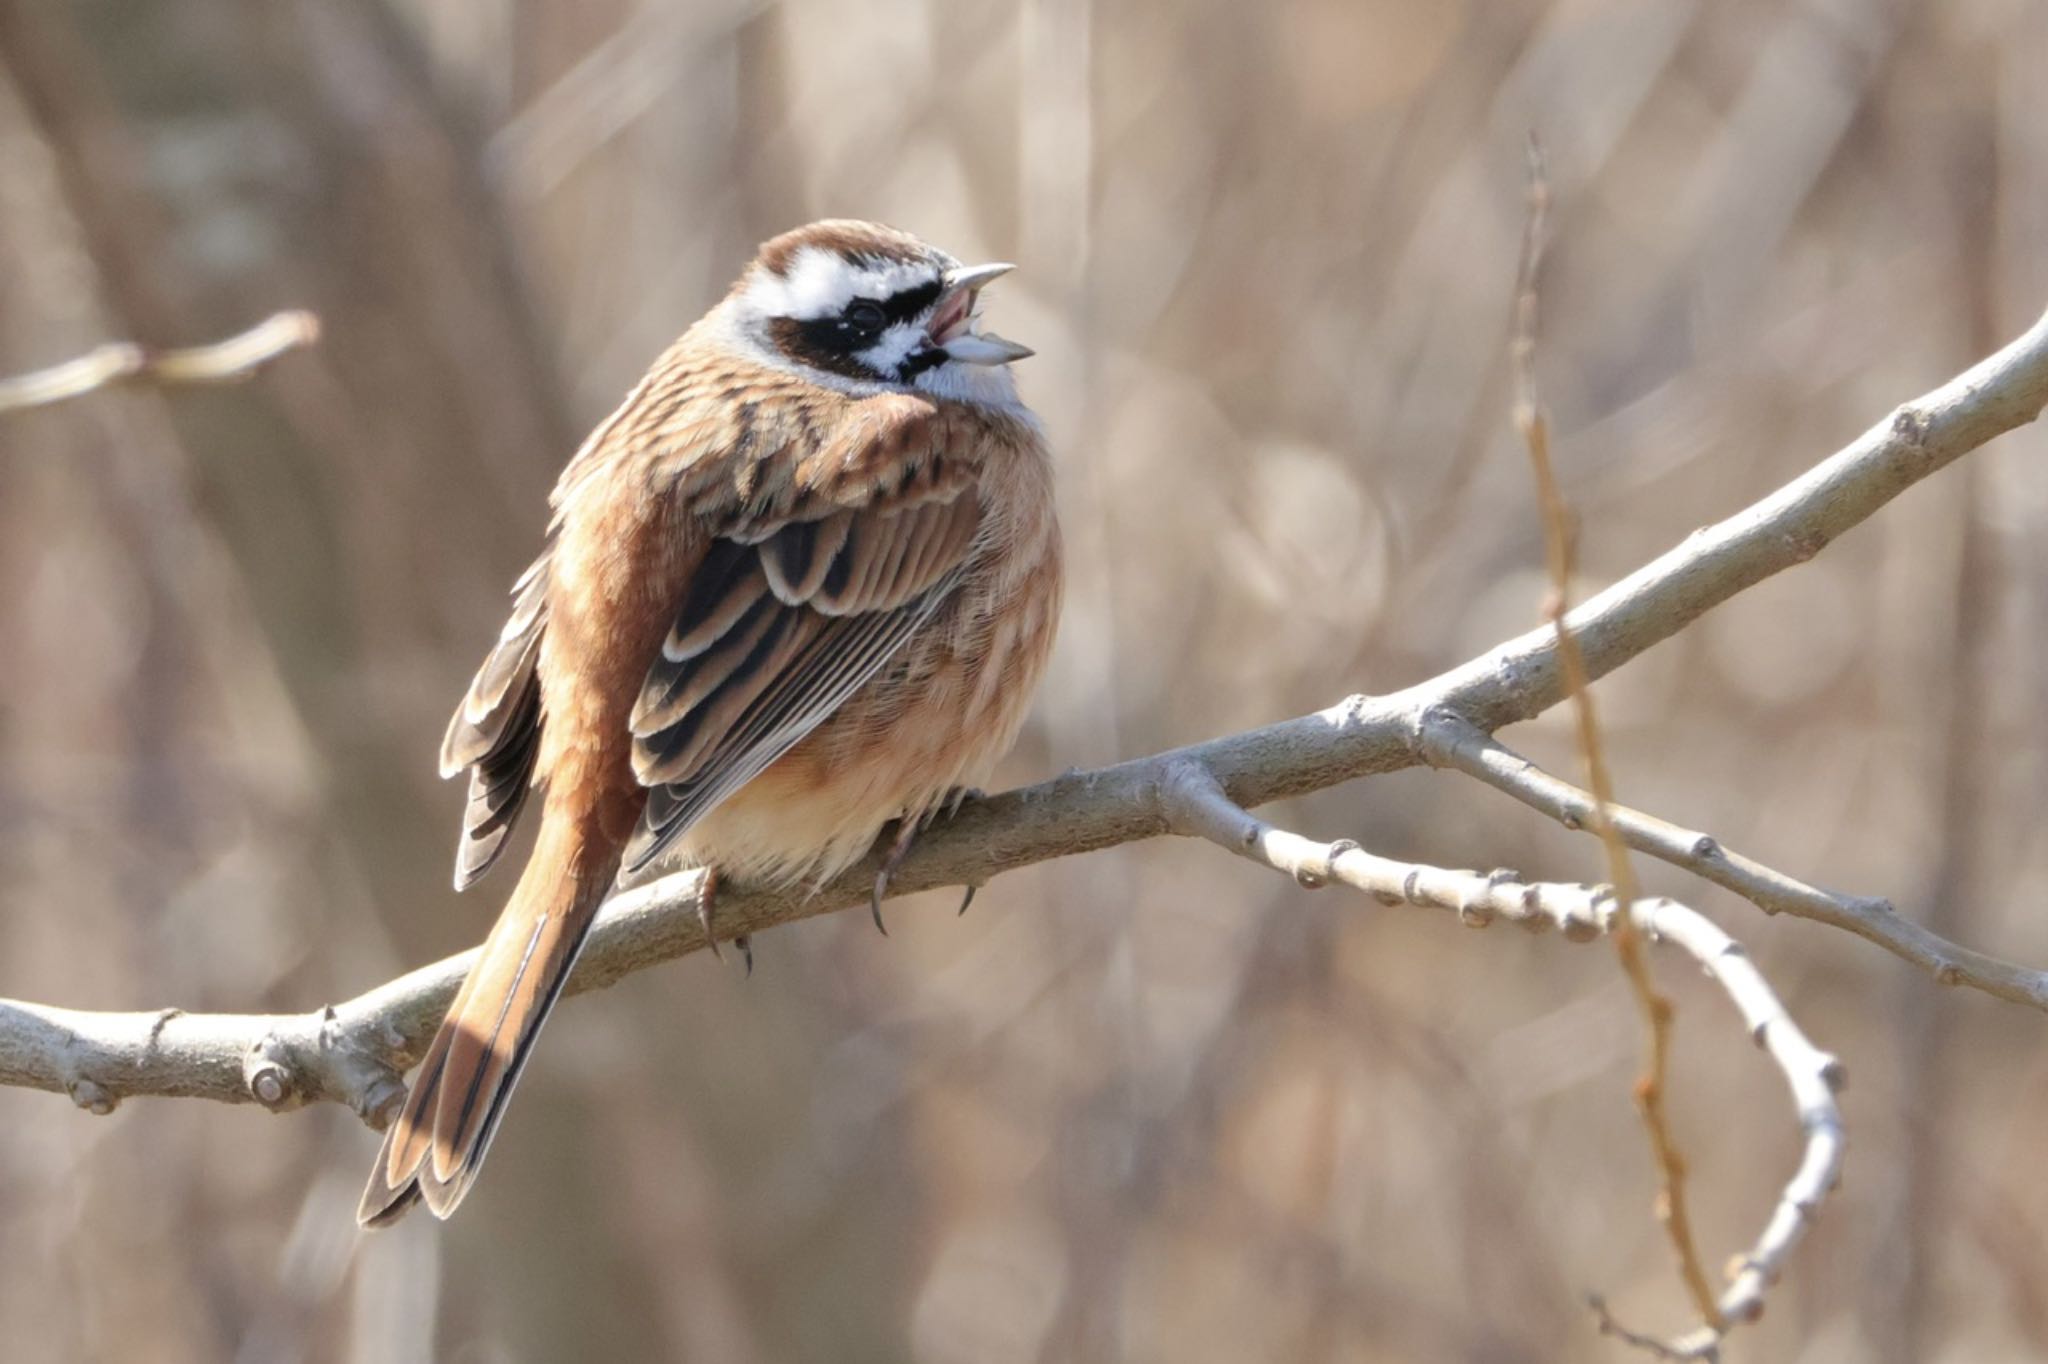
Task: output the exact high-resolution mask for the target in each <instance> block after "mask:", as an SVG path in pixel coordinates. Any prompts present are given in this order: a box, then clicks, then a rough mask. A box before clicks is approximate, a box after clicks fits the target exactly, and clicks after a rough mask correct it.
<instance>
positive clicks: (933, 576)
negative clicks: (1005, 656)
mask: <svg viewBox="0 0 2048 1364" xmlns="http://www.w3.org/2000/svg"><path fill="white" fill-rule="evenodd" d="M806 511H808V512H809V514H808V515H807V514H805V513H806ZM980 525H981V507H980V502H979V499H978V498H977V497H976V496H975V494H974V492H973V491H972V490H971V488H969V487H968V486H966V482H965V480H964V479H959V480H954V481H953V482H952V483H951V485H950V486H949V487H947V488H945V489H943V490H942V491H940V492H934V490H933V489H932V488H931V487H929V486H926V487H922V488H920V489H919V494H918V498H917V500H914V501H911V500H898V501H894V502H890V501H876V500H868V501H867V502H866V503H865V505H861V506H858V507H849V506H844V505H834V504H832V503H829V502H827V503H823V504H822V505H816V506H814V507H811V508H805V507H802V506H799V507H797V508H795V509H794V512H793V514H792V515H791V516H790V517H789V518H788V519H787V520H785V521H783V522H782V524H780V525H779V526H778V527H777V528H775V529H774V530H773V531H772V532H770V533H767V534H762V533H761V530H760V527H759V524H758V523H756V524H755V525H754V527H752V528H751V529H750V530H748V531H741V530H739V529H737V528H735V529H734V530H733V531H730V532H728V533H727V534H725V535H722V536H720V537H718V538H717V539H715V540H714V541H713V543H712V545H711V547H710V548H709V549H708V550H707V551H706V553H705V556H704V561H703V564H702V566H701V567H700V568H699V569H698V571H697V573H696V574H695V576H694V577H693V579H692V583H691V587H690V590H689V591H688V592H687V593H686V595H685V601H684V604H683V606H682V609H681V610H680V611H679V612H678V614H677V618H676V622H675V625H674V627H673V628H672V629H671V630H670V632H669V636H668V642H667V644H666V645H665V647H664V648H663V650H662V656H661V658H659V659H658V660H656V662H655V664H654V666H653V668H652V669H651V670H650V671H649V673H648V677H647V682H646V685H645V687H644V688H643V689H642V692H641V695H640V699H639V703H638V704H637V705H636V706H635V708H634V711H633V721H632V725H633V737H634V752H633V758H634V768H635V770H636V771H637V772H638V774H639V776H640V780H641V781H642V782H643V783H645V784H646V785H648V786H649V787H651V788H652V790H651V791H650V792H649V796H648V803H647V810H646V815H645V817H644V818H643V820H642V821H641V825H640V828H639V830H638V831H637V832H636V834H635V835H634V837H633V840H632V842H631V843H630V844H629V846H628V848H627V850H626V863H625V868H626V871H627V872H628V873H632V872H637V871H639V870H640V869H641V868H643V867H645V866H646V865H647V864H648V863H649V862H651V861H653V860H654V858H656V857H657V856H659V855H660V853H661V852H662V850H663V849H665V848H666V847H667V846H669V845H670V844H671V843H672V842H673V841H674V840H675V839H676V838H677V837H678V836H679V835H680V834H681V833H682V832H683V831H684V830H685V829H687V828H688V827H689V826H690V825H691V824H692V823H694V822H695V821H696V820H698V819H700V818H702V817H703V816H704V814H706V813H707V812H708V811H710V810H711V809H712V808H713V807H714V806H716V805H717V804H718V803H719V802H720V801H722V800H724V799H725V798H726V797H728V796H730V795H731V794H732V793H733V792H734V791H737V790H738V789H739V788H740V787H741V786H743V785H745V784H746V783H747V782H749V781H751V780H753V778H754V777H756V776H758V775H760V773H761V772H762V771H763V770H765V769H766V768H767V767H768V766H769V765H770V764H771V763H773V762H774V761H775V760H776V759H777V758H780V757H781V756H782V755H783V754H785V753H787V752H788V751H789V750H790V749H791V748H793V747H795V746H796V745H797V744H798V743H799V742H801V741H802V739H803V738H804V736H805V735H807V734H809V733H810V732H811V731H812V730H813V729H815V728H816V727H817V726H818V725H819V724H820V723H822V722H823V721H824V720H825V718H826V717H827V716H829V715H830V714H831V713H832V712H833V711H835V710H837V709H838V708H839V706H840V705H842V704H843V703H844V702H845V701H846V699H847V698H848V697H849V696H851V695H852V694H853V693H854V692H855V691H856V690H858V689H859V688H860V686H861V685H862V684H863V683H865V682H866V681H867V680H868V679H869V678H871V677H873V676H874V675H875V673H876V672H877V671H879V670H880V669H881V668H882V667H883V666H885V665H886V664H887V663H888V661H889V659H890V658H891V657H892V656H894V654H895V653H896V651H897V650H899V649H900V648H902V647H903V644H904V642H905V641H906V640H908V639H909V638H910V637H911V635H913V634H914V633H915V632H916V630H917V628H918V627H919V626H920V625H921V624H923V623H924V622H925V621H926V620H928V619H930V617H931V615H932V613H933V612H934V611H936V610H937V609H938V608H939V607H940V606H941V605H942V604H943V603H944V601H945V600H946V598H947V597H948V595H950V594H951V592H952V591H953V589H954V588H955V587H956V586H957V584H958V583H959V581H960V579H961V577H962V576H963V575H964V573H965V571H966V566H967V564H968V561H969V559H970V557H971V550H972V547H973V543H974V539H975V536H976V533H977V531H978V530H979V527H980ZM743 534H744V535H746V537H747V538H746V539H742V538H741V536H742V535H743Z"/></svg>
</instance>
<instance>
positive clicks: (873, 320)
mask: <svg viewBox="0 0 2048 1364" xmlns="http://www.w3.org/2000/svg"><path fill="white" fill-rule="evenodd" d="M888 321H889V315H888V314H887V313H885V312H883V311H882V305H881V304H879V303H874V302H870V301H869V300H867V299H864V298H863V299H858V300H856V301H855V302H854V303H853V304H852V306H850V307H848V308H847V310H846V325H847V326H849V327H852V328H853V329H854V330H855V331H858V332H868V333H874V332H878V331H880V330H882V328H883V327H884V326H886V325H887V324H888Z"/></svg>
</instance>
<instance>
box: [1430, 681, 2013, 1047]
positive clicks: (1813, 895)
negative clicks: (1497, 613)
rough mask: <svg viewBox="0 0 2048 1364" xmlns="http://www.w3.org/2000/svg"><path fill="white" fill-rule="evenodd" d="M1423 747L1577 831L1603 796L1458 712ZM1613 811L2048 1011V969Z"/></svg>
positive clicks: (1721, 880) (1773, 892)
mask: <svg viewBox="0 0 2048 1364" xmlns="http://www.w3.org/2000/svg"><path fill="white" fill-rule="evenodd" d="M1422 745H1423V753H1424V756H1425V757H1426V758H1427V760H1428V762H1429V764H1430V765H1431V766H1432V767H1450V768H1456V769H1457V770H1458V771H1460V772H1463V773H1464V774H1465V775H1466V776H1468V777H1476V778H1477V779H1478V780H1480V781H1483V782H1485V783H1486V784H1487V785H1488V786H1491V787H1493V788H1495V789H1496V790H1499V791H1502V792H1505V793H1506V794H1507V795H1510V796H1512V797H1514V798H1515V799H1516V800H1518V801H1520V802H1522V804H1524V805H1526V806H1528V807H1529V808H1530V809H1532V810H1537V811H1540V812H1541V813H1543V814H1546V815H1548V816H1550V817H1551V818H1552V819H1554V820H1556V821H1557V822H1558V823H1560V824H1562V825H1564V826H1565V827H1566V828H1568V829H1576V828H1579V827H1581V826H1582V825H1584V824H1586V823H1588V822H1589V821H1590V820H1591V819H1592V818H1593V797H1592V796H1591V795H1590V794H1589V793H1587V792H1585V791H1583V790H1581V789H1579V788H1578V787H1576V786H1573V785H1572V784H1571V783H1570V782H1568V781H1564V780H1562V779H1560V778H1559V777H1557V776H1554V775H1553V774H1551V773H1549V772H1546V771H1545V770H1544V769H1543V768H1541V767H1539V766H1537V765H1536V764H1535V763H1533V762H1531V761H1529V759H1527V758H1525V757H1523V756H1522V755H1521V754H1519V753H1517V752H1515V751H1514V750H1513V749H1511V748H1508V747H1507V746H1506V745H1504V744H1501V743H1500V742H1498V741H1497V740H1495V739H1493V738H1492V737H1491V736H1490V735H1488V734H1486V733H1485V732H1484V731H1482V730H1480V729H1479V728H1477V727H1476V726H1474V725H1472V724H1469V723H1468V722H1466V721H1465V720H1463V719H1461V718H1459V717H1458V716H1456V715H1454V714H1452V713H1450V712H1449V711H1439V712H1437V713H1435V714H1434V715H1431V716H1429V717H1427V718H1426V719H1425V720H1424V722H1423V729H1422ZM1608 814H1609V817H1610V818H1611V819H1612V820H1613V822H1614V825H1615V828H1616V829H1618V830H1619V831H1620V833H1621V837H1622V841H1623V842H1625V843H1627V844H1628V845H1629V847H1631V848H1633V849H1635V850H1636V851H1637V852H1640V853H1647V854H1649V855H1650V856H1651V857H1654V858H1657V859H1658V860H1659V861H1662V862H1669V863H1670V864H1671V865H1672V866H1674V867H1680V868H1683V869H1684V870H1686V871H1689V872H1691V873H1692V874H1693V875H1695V876H1697V877H1699V878H1700V879H1701V880H1704V881H1711V882H1713V883H1714V884H1715V885H1717V886H1720V887H1722V888H1723V889H1725V890H1730V891H1733V892H1734V893H1735V894H1737V895H1739V896H1741V897H1742V898H1743V899H1745V900H1747V901H1749V902H1750V903H1751V904H1753V905H1755V906H1756V907H1757V908H1758V909H1761V910H1762V911H1763V912H1764V913H1766V914H1790V915H1792V916H1793V917H1794V918H1799V919H1811V920H1813V921H1814V922H1816V923H1823V924H1827V925H1829V926H1830V927H1833V928H1840V929H1845V930H1847V931H1848V932H1850V933H1854V934H1855V935H1856V936H1858V937H1860V938H1866V939H1868V940H1869V941H1871V942H1873V943H1876V944H1877V945H1878V946H1879V947H1882V948H1884V949H1885V950H1886V951H1888V952H1891V953H1893V954H1894V955H1895V956H1898V957H1900V958H1902V959H1903V960H1905V961H1909V962H1911V963H1913V964H1914V965H1915V966H1919V967H1921V968H1923V969H1924V970H1925V971H1926V972H1927V973H1928V974H1929V975H1931V976H1933V977H1934V980H1935V983H1936V984H1939V985H1968V986H1970V987H1972V988H1973V989H1978V990H1982V991H1983V992H1984V993H1985V994H1988V995H1993V996H1996V997H1997V998H1999V999H2004V1000H2009V1001H2011V1002H2012V1003H2014V1004H2028V1005H2032V1006H2033V1007H2034V1008H2036V1009H2048V971H2036V970H2033V969H2031V968H2029V967H2025V966H2016V965H2014V964H2013V963H2011V962H2008V961H2001V960H1999V959H1998V958H1997V957H1992V956H1987V955H1985V954H1984V953H1982V952H1973V951H1971V950H1970V949H1969V948H1967V947H1962V946H1959V945H1958V944H1956V943H1952V942H1950V941H1949V940H1948V939H1946V938H1944V937H1942V936H1941V935H1940V934H1938V933H1935V932H1932V931H1930V930H1929V929H1927V928H1924V927H1922V926H1921V925H1919V924H1917V923H1915V922H1914V921H1913V920H1911V919H1905V918H1901V917H1900V916H1899V912H1898V910H1897V909H1895V908H1894V907H1893V906H1892V903H1891V901H1889V900H1886V899H1882V898H1880V897H1877V896H1869V895H1843V894H1839V893H1837V892H1835V891H1829V890H1822V889H1821V888H1819V887H1818V886H1811V885H1808V884H1807V883H1806V882H1804V881H1801V880H1799V879H1797V878H1796V877H1791V876H1787V875H1786V874H1785V873H1783V872H1781V871H1778V870H1776V869H1774V868H1772V867H1768V866H1765V865H1764V864H1763V863H1761V862H1758V861H1757V860H1756V859H1755V858H1752V857H1745V856H1744V855H1743V854H1741V853H1738V852H1736V851H1735V850H1733V849H1732V848H1729V847H1727V846H1726V845H1724V844H1723V843H1722V842H1721V841H1720V840H1719V839H1717V838H1715V837H1714V836H1713V835H1712V834H1708V833H1703V832H1701V831H1700V830H1698V829H1686V828H1681V827H1680V826H1678V825H1676V824H1673V823H1671V822H1669V821H1668V820H1663V819H1659V818H1657V817H1656V816H1655V815H1646V814H1644V813H1642V812H1641V811H1639V810H1631V809H1629V808H1627V807H1626V806H1619V805H1617V806H1610V807H1609V809H1608Z"/></svg>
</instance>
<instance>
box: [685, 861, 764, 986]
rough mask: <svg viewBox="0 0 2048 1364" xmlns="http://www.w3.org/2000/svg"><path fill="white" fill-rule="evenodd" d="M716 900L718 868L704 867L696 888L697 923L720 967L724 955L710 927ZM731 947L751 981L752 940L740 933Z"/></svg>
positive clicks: (752, 971) (723, 962)
mask: <svg viewBox="0 0 2048 1364" xmlns="http://www.w3.org/2000/svg"><path fill="white" fill-rule="evenodd" d="M717 899H718V868H716V867H706V868H704V880H703V882H702V883H701V884H700V885H699V886H698V887H697V922H698V924H699V925H701V926H702V927H703V929H704V941H705V942H707V943H710V944H711V955H712V956H713V957H716V958H717V959H718V962H719V964H720V965H721V966H722V965H724V964H725V953H724V952H722V951H720V950H719V946H718V933H717V931H716V930H715V929H713V928H712V926H711V906H712V905H713V903H715V902H716V901H717ZM732 945H733V946H734V947H737V948H738V949H739V950H740V960H741V961H743V962H745V963H746V968H747V976H748V978H749V979H752V978H753V974H754V940H753V939H752V938H750V937H748V936H747V935H746V934H744V933H742V934H740V935H738V936H737V937H735V938H734V939H733V940H732Z"/></svg>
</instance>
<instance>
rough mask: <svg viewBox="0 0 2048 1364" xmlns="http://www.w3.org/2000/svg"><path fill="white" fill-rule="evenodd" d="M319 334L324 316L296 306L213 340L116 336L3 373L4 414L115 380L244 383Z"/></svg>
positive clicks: (189, 384) (1, 396)
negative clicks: (156, 342)
mask: <svg viewBox="0 0 2048 1364" xmlns="http://www.w3.org/2000/svg"><path fill="white" fill-rule="evenodd" d="M319 339H320V320H319V319H318V318H316V317H315V316H313V314H311V313H308V312H299V311H292V312H282V313H275V314H273V315H272V316H270V317H267V318H265V319H264V320H263V321H261V322H259V323H257V324H256V325H255V326H253V327H251V328H249V330H247V331H245V332H241V333H239V334H237V335H235V336H231V337H229V338H227V339H226V340H225V341H215V342H213V343H212V344H211V345H205V346H191V347H188V348H185V349H181V350H150V349H149V348H148V347H145V346H140V345H137V344H136V343H135V342H133V341H114V342H110V343H108V344H107V345H104V346H101V347H99V348H98V349H97V350H94V351H92V352H90V353H89V354H86V355H81V356H79V357H78V358H77V359H76V360H67V361H65V362H64V363H63V364H61V365H52V366H50V367H49V368H48V369H39V370H35V371H33V372H31V373H28V374H22V375H17V376H15V377H14V378H11V379H6V378H0V413H4V412H15V411H19V410H21V409H23V408H29V407H44V406H47V405H48V404H50V403H60V402H63V401H65V400H66V399H69V398H76V397H80V396H82V395H84V394H87V393H92V392H95V391H97V390H99V389H102V388H108V387H111V386H112V385H115V384H123V383H149V384H163V385H168V386H179V387H188V388H189V387H197V386H211V385H216V384H232V383H239V382H241V381H242V380H244V379H247V378H249V377H250V376H251V375H253V374H255V373H256V371H257V370H259V369H261V368H263V366H265V365H267V364H269V363H270V362H271V361H272V360H275V359H277V358H278V357H279V356H281V355H284V354H286V353H288V352H290V351H295V350H298V349H299V348H300V347H302V346H310V345H312V344H313V343H314V342H315V341H317V340H319Z"/></svg>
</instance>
